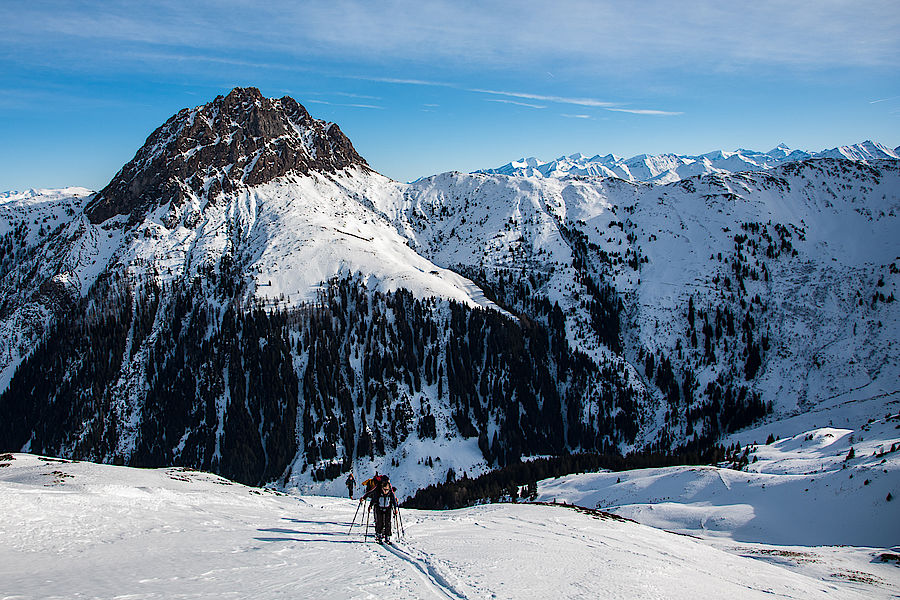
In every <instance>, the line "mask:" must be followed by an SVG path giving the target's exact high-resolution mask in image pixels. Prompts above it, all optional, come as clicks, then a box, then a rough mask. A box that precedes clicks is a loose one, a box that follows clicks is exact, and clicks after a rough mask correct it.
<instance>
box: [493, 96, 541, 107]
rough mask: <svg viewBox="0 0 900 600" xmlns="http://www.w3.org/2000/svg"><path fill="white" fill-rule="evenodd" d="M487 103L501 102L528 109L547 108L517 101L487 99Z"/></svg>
mask: <svg viewBox="0 0 900 600" xmlns="http://www.w3.org/2000/svg"><path fill="white" fill-rule="evenodd" d="M485 102H499V103H500V104H514V105H515V106H525V107H527V108H547V107H546V106H544V105H541V104H529V103H528V102H518V101H516V100H504V99H503V98H485Z"/></svg>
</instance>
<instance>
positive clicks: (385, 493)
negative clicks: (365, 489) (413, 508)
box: [371, 475, 398, 544]
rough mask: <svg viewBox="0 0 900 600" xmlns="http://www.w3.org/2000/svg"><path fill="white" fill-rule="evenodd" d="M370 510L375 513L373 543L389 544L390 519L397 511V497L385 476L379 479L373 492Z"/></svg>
mask: <svg viewBox="0 0 900 600" xmlns="http://www.w3.org/2000/svg"><path fill="white" fill-rule="evenodd" d="M371 497H372V510H373V511H374V512H375V541H376V542H378V543H379V544H390V543H391V518H392V517H393V516H394V514H395V513H396V512H397V511H398V503H397V496H396V495H394V488H393V487H391V482H390V481H389V480H388V478H387V476H386V475H383V476H382V477H381V481H380V482H379V483H378V487H376V488H375V489H374V490H373V493H372V495H371Z"/></svg>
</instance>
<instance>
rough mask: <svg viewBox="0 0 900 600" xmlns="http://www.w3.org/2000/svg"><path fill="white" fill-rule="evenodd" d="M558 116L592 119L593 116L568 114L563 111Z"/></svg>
mask: <svg viewBox="0 0 900 600" xmlns="http://www.w3.org/2000/svg"><path fill="white" fill-rule="evenodd" d="M559 116H561V117H565V118H567V119H593V117H592V116H591V115H570V114H566V113H563V114H561V115H559Z"/></svg>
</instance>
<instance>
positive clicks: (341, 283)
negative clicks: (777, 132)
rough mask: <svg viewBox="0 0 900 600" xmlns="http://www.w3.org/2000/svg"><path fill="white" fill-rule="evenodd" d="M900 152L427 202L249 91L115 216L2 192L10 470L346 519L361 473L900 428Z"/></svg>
mask: <svg viewBox="0 0 900 600" xmlns="http://www.w3.org/2000/svg"><path fill="white" fill-rule="evenodd" d="M890 153H891V151H887V150H886V149H884V148H883V147H881V146H878V145H876V144H872V143H866V144H860V145H858V146H854V147H849V148H843V149H837V150H835V151H833V152H832V153H831V154H827V155H820V156H816V157H812V156H807V155H804V154H803V153H797V151H794V152H791V151H789V150H788V149H786V148H783V147H780V148H776V149H775V150H774V151H772V152H770V153H766V154H760V153H751V152H746V151H741V152H738V153H713V154H710V155H706V156H705V157H702V158H698V157H693V158H688V157H676V156H674V155H666V156H665V157H646V156H644V157H637V158H635V159H631V160H630V161H622V160H621V159H617V158H615V157H605V158H596V157H595V159H596V160H595V159H584V157H581V158H580V159H577V160H576V159H572V160H570V161H569V162H570V163H571V164H574V163H576V162H578V161H579V160H581V161H582V162H583V163H584V164H593V165H595V166H597V167H600V166H602V167H603V169H606V170H608V171H610V172H612V173H613V174H614V175H616V176H615V177H606V178H603V177H584V176H574V175H575V174H576V173H575V171H574V170H573V169H571V168H569V169H568V171H567V173H568V174H569V175H573V176H571V177H569V176H566V177H558V176H554V175H553V174H554V173H562V172H563V171H565V170H566V169H564V168H563V166H562V164H563V162H562V161H556V162H555V163H554V164H555V165H556V166H555V167H553V168H552V169H547V170H546V174H544V173H542V174H541V176H540V177H538V176H537V175H535V174H534V173H530V175H528V176H519V175H516V174H515V173H513V176H506V175H500V174H488V173H475V174H464V173H444V174H440V175H434V176H432V177H427V178H424V179H421V180H419V181H417V182H415V183H411V184H405V183H399V182H396V181H392V180H390V179H388V178H387V177H384V176H382V175H380V174H378V173H376V172H375V171H373V170H372V169H371V168H370V167H369V166H368V164H367V163H366V161H365V160H364V159H363V158H362V157H361V156H359V154H358V153H357V152H356V151H355V150H354V148H353V146H352V144H351V142H350V140H348V139H347V138H346V136H344V134H343V133H342V132H341V131H340V129H339V128H338V126H337V125H335V124H331V123H326V122H324V121H321V120H318V119H315V118H314V117H312V116H311V115H309V113H308V112H307V111H306V110H305V109H304V108H303V107H302V106H301V105H300V104H298V103H297V102H296V101H294V100H293V99H291V98H288V97H284V98H280V99H271V98H265V97H263V96H262V95H261V94H260V92H259V91H258V90H256V89H254V88H236V89H234V90H232V91H231V93H229V94H228V95H225V96H219V97H217V98H215V99H214V100H212V101H211V102H209V103H207V104H205V105H202V106H198V107H195V108H193V109H184V110H182V111H180V112H179V113H178V114H176V115H174V116H173V117H172V118H171V119H169V120H168V121H167V122H166V123H164V124H163V125H162V126H161V127H160V128H159V129H157V130H156V131H154V132H153V133H151V135H150V136H149V137H148V139H147V142H146V143H145V145H144V146H143V147H142V148H140V149H139V150H138V151H137V153H136V154H135V157H134V158H133V159H132V160H131V161H129V162H128V163H127V164H126V165H125V166H124V167H123V168H122V170H121V171H120V172H119V173H118V174H116V176H115V177H114V178H113V180H112V181H111V182H110V183H109V184H108V185H107V186H105V187H104V188H103V189H102V190H100V191H98V192H91V191H89V190H84V189H81V188H67V189H63V190H42V191H32V192H27V193H23V194H11V193H10V194H5V195H3V196H2V197H0V451H21V450H25V451H30V452H38V453H44V454H53V455H62V456H67V457H71V458H85V459H93V460H100V461H107V462H115V463H124V464H129V465H135V466H165V465H180V466H188V467H196V468H202V469H206V470H212V471H215V472H217V473H221V474H223V475H225V476H227V477H229V478H232V479H237V480H239V481H242V482H247V483H260V482H277V483H278V484H280V485H302V486H305V488H306V489H314V490H318V491H329V492H333V493H341V492H342V490H341V488H342V483H341V478H342V476H343V474H344V473H346V472H347V470H348V469H350V468H351V467H353V466H355V467H356V469H357V472H358V473H359V472H370V471H371V469H373V468H375V469H378V470H380V471H388V470H389V471H390V472H391V473H392V476H395V477H397V478H398V479H399V480H401V481H405V483H404V489H407V490H414V489H416V488H417V487H420V486H424V485H427V484H430V483H435V482H443V481H446V480H447V479H452V478H454V477H457V476H461V475H462V474H464V473H468V474H470V475H474V474H476V473H480V472H483V471H485V470H488V469H491V468H494V467H497V466H501V465H505V464H509V463H511V462H515V461H517V460H519V459H520V458H522V457H528V456H535V455H559V454H566V453H571V452H579V451H581V452H604V453H606V452H627V451H630V450H647V451H652V452H657V453H667V452H675V451H677V452H681V453H687V454H690V453H694V455H696V453H697V452H700V451H702V450H704V449H708V448H710V447H711V446H713V445H714V444H716V443H717V442H718V441H719V440H721V439H722V438H723V436H726V435H728V434H730V433H732V432H734V431H737V430H739V429H741V428H743V427H746V426H747V425H749V424H753V423H756V424H758V423H760V422H761V421H764V420H765V419H784V418H788V417H791V416H793V415H797V414H800V413H809V412H811V411H815V412H816V414H818V415H820V418H821V419H822V420H825V421H827V419H828V418H829V417H828V415H829V414H830V412H829V411H830V410H831V409H832V408H833V407H835V406H837V405H841V406H846V405H847V403H853V402H858V401H862V400H866V401H868V402H869V404H868V405H867V406H872V405H873V403H874V405H875V406H876V410H882V409H884V410H889V409H888V408H887V407H888V405H889V404H890V403H891V402H895V401H896V400H895V398H896V394H897V390H896V382H897V381H898V380H900V360H898V356H900V341H898V340H900V303H897V302H895V299H896V296H897V295H898V293H900V287H898V286H900V259H898V258H897V256H898V252H897V242H896V238H897V231H898V230H900V224H898V216H900V161H897V160H878V159H876V158H874V157H882V156H884V157H886V158H893V157H894V156H895V155H890ZM567 160H569V159H567ZM604 161H605V164H606V165H607V166H604V165H602V164H601V163H603V162H604ZM567 164H568V163H567ZM616 165H620V166H623V167H622V168H621V169H620V170H619V171H616V170H615V169H617V168H619V167H617V166H616ZM715 165H720V166H715ZM723 165H731V167H730V168H729V169H725V167H724V166H723ZM741 165H750V167H752V168H741ZM761 165H762V166H761ZM624 167H627V171H625V170H623V169H624ZM529 168H532V169H539V168H540V165H538V164H537V163H535V165H534V166H533V167H529ZM679 169H681V171H679ZM690 169H695V170H697V172H696V173H694V174H692V175H688V172H689V171H690ZM710 169H712V170H710ZM537 172H540V171H535V173H537ZM601 173H603V174H607V175H608V173H606V171H600V170H597V172H596V173H587V172H586V173H584V175H587V174H601ZM626 173H627V174H628V175H629V177H628V178H625V177H622V176H621V175H624V174H626ZM665 173H670V176H672V177H678V178H679V181H675V182H670V183H663V181H662V177H664V176H665ZM620 174H621V175H620ZM630 178H633V179H635V180H638V179H640V180H641V181H643V180H652V181H653V182H654V183H656V185H648V184H644V183H638V182H632V181H627V180H623V179H630Z"/></svg>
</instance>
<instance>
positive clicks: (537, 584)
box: [0, 454, 900, 599]
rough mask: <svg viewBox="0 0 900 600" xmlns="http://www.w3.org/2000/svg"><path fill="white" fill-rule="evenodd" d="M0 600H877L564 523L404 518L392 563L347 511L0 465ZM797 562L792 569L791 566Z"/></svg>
mask: <svg viewBox="0 0 900 600" xmlns="http://www.w3.org/2000/svg"><path fill="white" fill-rule="evenodd" d="M0 464H2V465H3V467H2V468H0V501H2V503H3V506H4V511H3V513H4V518H3V520H2V521H0V536H2V538H3V540H4V543H3V545H2V546H0V585H2V589H0V595H2V597H3V598H17V599H18V598H21V599H25V598H73V597H90V598H122V597H128V598H371V597H376V596H385V597H390V598H398V599H402V598H450V599H461V598H692V599H694V598H845V599H852V598H889V597H896V596H895V594H896V593H897V591H898V589H900V571H898V569H897V567H896V566H893V565H891V564H885V563H883V562H880V561H879V560H878V557H879V556H880V555H881V552H880V551H877V550H874V549H861V548H851V547H842V548H772V547H765V546H761V545H737V544H735V545H734V547H733V548H731V549H730V551H723V550H721V549H718V548H715V547H714V546H713V545H711V544H710V543H708V542H706V541H703V540H701V539H695V538H692V537H689V536H684V535H676V534H673V533H668V532H665V531H661V530H658V529H654V528H652V527H648V526H645V525H640V524H637V523H634V522H631V521H626V520H617V519H612V518H608V517H603V516H602V515H600V514H599V513H598V514H586V513H582V512H578V511H576V510H572V509H569V508H565V507H558V506H557V507H555V506H535V505H490V506H481V507H476V508H471V509H465V510H459V511H448V512H417V511H403V518H404V524H405V527H406V537H405V539H403V540H401V541H400V542H399V543H398V544H397V545H396V546H394V547H381V546H377V545H375V544H372V543H363V541H362V536H361V535H360V534H358V533H356V530H354V533H353V534H348V527H349V525H350V522H351V520H352V519H353V513H354V510H355V508H356V503H355V502H353V501H350V500H345V499H337V498H325V497H301V496H296V495H285V494H280V493H275V492H271V491H269V490H262V489H257V488H249V487H244V486H241V485H237V484H233V483H231V482H229V481H227V480H225V479H222V478H220V477H218V476H215V475H210V474H206V473H201V472H196V471H185V470H181V469H174V468H173V469H159V470H137V469H131V468H126V467H113V466H106V465H95V464H91V463H70V462H65V461H59V460H55V459H46V458H41V457H37V456H33V455H23V454H16V455H3V458H2V461H0ZM797 557H802V560H798V559H797Z"/></svg>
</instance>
